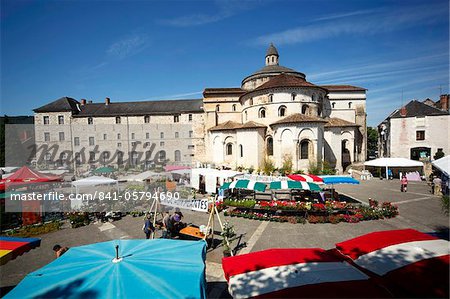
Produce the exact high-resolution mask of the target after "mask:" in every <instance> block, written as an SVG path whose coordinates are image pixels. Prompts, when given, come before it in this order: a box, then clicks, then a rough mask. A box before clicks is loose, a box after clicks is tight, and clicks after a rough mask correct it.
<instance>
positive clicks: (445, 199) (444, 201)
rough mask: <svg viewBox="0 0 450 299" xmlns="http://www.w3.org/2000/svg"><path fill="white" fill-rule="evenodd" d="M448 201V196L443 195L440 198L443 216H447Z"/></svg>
mask: <svg viewBox="0 0 450 299" xmlns="http://www.w3.org/2000/svg"><path fill="white" fill-rule="evenodd" d="M448 199H449V196H448V195H443V196H442V201H441V204H442V211H444V213H445V215H448V214H449V201H448Z"/></svg>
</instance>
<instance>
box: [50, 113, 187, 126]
mask: <svg viewBox="0 0 450 299" xmlns="http://www.w3.org/2000/svg"><path fill="white" fill-rule="evenodd" d="M43 121H44V125H49V124H50V117H49V116H48V115H45V116H43ZM188 121H192V114H188ZM173 122H174V123H177V122H180V115H179V114H177V115H174V116H173ZM87 123H88V125H92V124H94V118H92V117H88V118H87ZM120 123H122V118H121V117H120V116H116V124H120ZM144 123H146V124H148V123H150V115H146V116H144ZM58 124H59V125H63V124H64V115H58Z"/></svg>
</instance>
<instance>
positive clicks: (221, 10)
mask: <svg viewBox="0 0 450 299" xmlns="http://www.w3.org/2000/svg"><path fill="white" fill-rule="evenodd" d="M266 2H267V1H266ZM261 3H262V1H260V0H216V1H214V4H215V6H216V7H217V9H216V12H214V13H211V14H202V13H196V14H190V15H186V16H181V17H176V18H170V19H162V20H159V21H158V22H159V23H160V24H163V25H168V26H173V27H190V26H199V25H205V24H210V23H215V22H219V21H221V20H224V19H227V18H229V17H232V16H234V15H237V14H239V13H241V12H244V11H247V10H250V9H252V8H254V7H255V6H257V5H260V4H261Z"/></svg>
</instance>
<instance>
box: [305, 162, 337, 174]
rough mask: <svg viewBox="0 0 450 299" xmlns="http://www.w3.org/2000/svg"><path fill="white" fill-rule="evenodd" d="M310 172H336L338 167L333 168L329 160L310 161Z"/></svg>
mask: <svg viewBox="0 0 450 299" xmlns="http://www.w3.org/2000/svg"><path fill="white" fill-rule="evenodd" d="M308 173H309V174H315V175H319V174H323V175H329V174H336V169H334V168H332V167H331V166H330V163H328V162H327V161H324V162H319V163H317V164H316V163H312V162H311V163H309V167H308Z"/></svg>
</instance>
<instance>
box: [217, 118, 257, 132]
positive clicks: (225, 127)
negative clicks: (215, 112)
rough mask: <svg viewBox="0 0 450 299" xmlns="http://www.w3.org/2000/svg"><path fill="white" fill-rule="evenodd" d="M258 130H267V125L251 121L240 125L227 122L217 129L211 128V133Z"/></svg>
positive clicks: (219, 125)
mask: <svg viewBox="0 0 450 299" xmlns="http://www.w3.org/2000/svg"><path fill="white" fill-rule="evenodd" d="M256 128H266V126H265V125H263V124H260V123H257V122H254V121H249V122H246V123H245V124H240V123H237V122H234V121H231V120H229V121H226V122H224V123H221V124H218V125H217V126H215V127H212V128H210V129H209V130H210V131H224V130H239V129H256Z"/></svg>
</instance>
